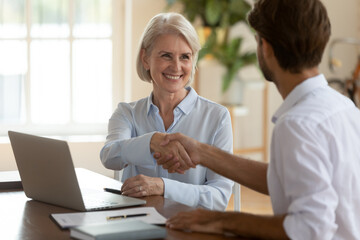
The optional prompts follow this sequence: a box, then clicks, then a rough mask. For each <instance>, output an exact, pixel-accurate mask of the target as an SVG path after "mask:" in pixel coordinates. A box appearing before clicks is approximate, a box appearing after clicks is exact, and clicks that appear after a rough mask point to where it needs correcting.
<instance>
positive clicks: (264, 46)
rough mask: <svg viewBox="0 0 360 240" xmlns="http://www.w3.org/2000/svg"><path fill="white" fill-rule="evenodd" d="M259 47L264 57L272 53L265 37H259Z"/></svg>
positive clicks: (271, 48) (272, 50)
mask: <svg viewBox="0 0 360 240" xmlns="http://www.w3.org/2000/svg"><path fill="white" fill-rule="evenodd" d="M260 41H261V44H260V45H261V48H262V51H263V54H264V56H266V57H271V56H273V55H274V49H273V47H272V46H271V44H270V43H269V42H268V41H267V40H266V39H265V38H261V39H260Z"/></svg>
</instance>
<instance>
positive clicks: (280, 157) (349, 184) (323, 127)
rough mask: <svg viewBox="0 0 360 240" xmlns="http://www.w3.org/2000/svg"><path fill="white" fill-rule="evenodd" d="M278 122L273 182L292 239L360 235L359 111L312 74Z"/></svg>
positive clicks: (284, 106)
mask: <svg viewBox="0 0 360 240" xmlns="http://www.w3.org/2000/svg"><path fill="white" fill-rule="evenodd" d="M273 122H274V123H275V127H274V131H273V135H272V144H271V162H270V164H269V169H268V187H269V192H270V196H271V200H272V206H273V210H274V213H275V215H279V214H287V216H286V218H285V221H284V228H285V231H286V233H287V235H288V236H289V237H290V238H291V239H360V111H359V109H358V108H356V107H355V105H354V104H353V103H352V102H351V101H350V100H349V99H348V98H346V97H344V96H343V95H341V94H339V93H338V92H336V91H335V90H333V89H332V88H330V87H329V86H328V85H327V81H326V79H325V78H324V76H323V75H318V76H316V77H313V78H310V79H307V80H306V81H304V82H303V83H301V84H300V85H298V86H297V87H296V88H295V89H294V90H293V91H292V92H291V93H290V94H289V95H288V96H287V97H286V99H285V101H284V102H283V104H282V105H281V106H280V108H279V109H278V110H277V112H276V113H275V115H274V117H273Z"/></svg>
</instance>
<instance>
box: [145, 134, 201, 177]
mask: <svg viewBox="0 0 360 240" xmlns="http://www.w3.org/2000/svg"><path fill="white" fill-rule="evenodd" d="M201 145H202V144H201V143H200V142H198V141H196V140H194V139H192V138H190V137H187V136H185V135H183V134H181V133H174V134H165V133H159V132H157V133H155V134H154V135H153V136H152V138H151V140H150V150H151V152H152V153H153V156H154V158H155V159H156V162H157V164H158V165H161V166H162V167H163V168H164V169H166V170H168V172H169V173H175V172H177V173H181V174H184V173H185V171H186V170H188V169H189V168H195V167H196V165H198V164H200V154H199V153H200V151H199V149H200V147H201Z"/></svg>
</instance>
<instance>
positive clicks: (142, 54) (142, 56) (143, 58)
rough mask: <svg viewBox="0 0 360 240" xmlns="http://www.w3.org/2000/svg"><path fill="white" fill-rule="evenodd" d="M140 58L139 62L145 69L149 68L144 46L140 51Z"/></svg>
mask: <svg viewBox="0 0 360 240" xmlns="http://www.w3.org/2000/svg"><path fill="white" fill-rule="evenodd" d="M140 59H141V62H142V64H143V66H144V68H145V69H146V70H149V69H150V66H149V63H148V57H147V56H146V50H145V49H144V48H142V49H141V51H140Z"/></svg>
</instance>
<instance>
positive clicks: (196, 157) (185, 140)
mask: <svg viewBox="0 0 360 240" xmlns="http://www.w3.org/2000/svg"><path fill="white" fill-rule="evenodd" d="M174 141H175V142H179V143H180V144H181V145H182V146H183V148H184V149H185V151H186V154H187V156H189V159H190V162H191V164H192V165H188V168H189V167H193V166H195V165H197V164H200V154H199V150H200V142H198V141H196V140H195V139H192V138H190V137H187V136H185V135H184V134H181V133H173V134H166V136H165V137H164V141H162V142H161V144H160V146H163V147H168V146H169V145H170V144H171V143H173V142H174ZM154 157H155V158H156V159H157V163H158V165H162V166H163V168H164V169H168V170H169V169H173V168H174V164H173V163H172V162H170V161H171V160H172V158H170V157H169V156H164V155H162V154H157V153H155V154H154ZM186 163H188V161H187V162H186Z"/></svg>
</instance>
